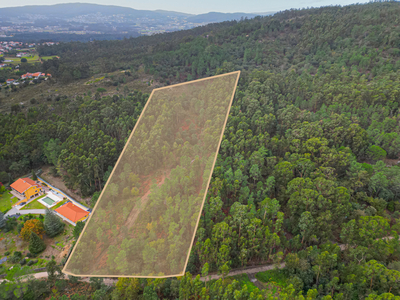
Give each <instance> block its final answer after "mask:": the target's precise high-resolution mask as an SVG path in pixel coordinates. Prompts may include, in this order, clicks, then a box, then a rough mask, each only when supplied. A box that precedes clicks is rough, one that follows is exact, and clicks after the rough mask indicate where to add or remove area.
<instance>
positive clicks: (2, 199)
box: [0, 191, 19, 212]
mask: <svg viewBox="0 0 400 300" xmlns="http://www.w3.org/2000/svg"><path fill="white" fill-rule="evenodd" d="M12 196H13V195H12V194H11V193H10V192H9V191H6V192H4V194H3V195H2V196H0V210H1V211H2V212H6V211H8V210H10V209H11V207H12V206H13V205H14V204H15V203H17V202H18V201H19V199H18V198H17V197H14V198H12V199H11V197H12Z"/></svg>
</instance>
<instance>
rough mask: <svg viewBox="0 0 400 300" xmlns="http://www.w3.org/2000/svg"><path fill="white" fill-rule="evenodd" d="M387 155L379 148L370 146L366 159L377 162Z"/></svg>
mask: <svg viewBox="0 0 400 300" xmlns="http://www.w3.org/2000/svg"><path fill="white" fill-rule="evenodd" d="M386 155H387V153H386V151H385V150H384V149H382V148H381V147H379V146H376V145H372V146H370V147H369V148H368V150H367V157H368V158H369V159H371V160H374V161H378V160H381V159H384V158H385V157H386Z"/></svg>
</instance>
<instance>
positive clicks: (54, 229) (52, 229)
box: [44, 208, 65, 237]
mask: <svg viewBox="0 0 400 300" xmlns="http://www.w3.org/2000/svg"><path fill="white" fill-rule="evenodd" d="M64 225H65V224H64V223H63V222H62V221H61V220H60V219H59V218H58V217H57V216H56V214H55V213H54V212H53V211H52V210H50V209H48V208H46V215H45V217H44V230H45V231H46V234H47V235H48V236H49V237H54V236H56V235H57V234H59V233H60V232H62V231H63V230H64Z"/></svg>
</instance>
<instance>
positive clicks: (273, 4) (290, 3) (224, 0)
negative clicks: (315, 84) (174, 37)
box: [0, 0, 368, 14]
mask: <svg viewBox="0 0 400 300" xmlns="http://www.w3.org/2000/svg"><path fill="white" fill-rule="evenodd" d="M0 2H1V3H0V7H12V6H25V5H51V4H59V3H75V2H82V3H95V4H104V5H118V6H126V7H131V8H134V9H147V10H156V9H164V10H173V11H179V12H186V13H192V14H201V13H207V12H210V11H218V12H248V13H251V12H267V11H280V10H285V9H290V8H305V7H319V6H327V5H348V4H353V3H365V2H368V1H354V0H283V1H276V0H273V1H272V0H169V1H168V0H150V1H149V0H140V1H139V0H112V1H111V0H85V1H76V0H75V1H74V0H72V1H71V0H36V1H32V0H19V1H17V2H13V1H4V0H1V1H0Z"/></svg>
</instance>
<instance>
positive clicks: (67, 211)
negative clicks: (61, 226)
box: [55, 202, 89, 223]
mask: <svg viewBox="0 0 400 300" xmlns="http://www.w3.org/2000/svg"><path fill="white" fill-rule="evenodd" d="M55 211H56V212H58V213H59V214H60V215H63V216H64V217H66V218H67V219H69V220H71V221H72V222H74V223H76V222H78V221H79V220H80V219H82V218H83V217H86V216H87V215H88V214H89V212H88V211H85V210H83V209H82V208H80V207H79V206H76V205H74V204H73V203H72V202H68V203H67V204H64V205H63V206H60V207H59V208H57V209H56V210H55Z"/></svg>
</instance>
